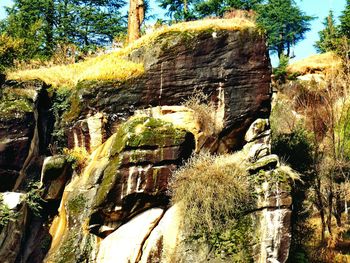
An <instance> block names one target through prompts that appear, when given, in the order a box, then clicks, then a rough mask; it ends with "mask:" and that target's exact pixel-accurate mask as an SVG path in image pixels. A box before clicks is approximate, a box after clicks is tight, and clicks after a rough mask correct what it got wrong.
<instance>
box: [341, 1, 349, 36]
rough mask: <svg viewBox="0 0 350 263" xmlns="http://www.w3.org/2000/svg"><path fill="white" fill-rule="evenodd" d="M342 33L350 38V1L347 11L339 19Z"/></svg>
mask: <svg viewBox="0 0 350 263" xmlns="http://www.w3.org/2000/svg"><path fill="white" fill-rule="evenodd" d="M339 20H340V31H341V33H342V34H343V35H344V36H346V37H347V38H350V0H346V6H345V10H344V11H343V13H342V15H341V16H340V18H339Z"/></svg>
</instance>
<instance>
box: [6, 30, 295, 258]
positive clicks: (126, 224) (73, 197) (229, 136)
mask: <svg viewBox="0 0 350 263" xmlns="http://www.w3.org/2000/svg"><path fill="white" fill-rule="evenodd" d="M123 56H124V59H126V60H129V61H133V62H135V63H141V64H142V65H143V66H144V69H145V70H144V74H143V75H141V76H137V77H135V78H131V79H128V80H123V81H120V80H118V79H115V80H108V81H107V80H93V81H87V80H85V81H81V82H79V83H78V84H77V85H76V86H75V87H74V89H72V90H69V91H68V92H67V91H66V90H65V89H64V88H61V89H57V88H52V87H50V86H49V85H47V84H45V83H43V82H41V81H34V80H33V81H27V82H21V81H18V80H17V81H10V80H7V81H5V83H4V84H3V85H2V87H1V90H0V96H1V101H0V191H1V192H3V196H4V197H3V198H1V199H0V201H1V206H0V207H1V209H2V210H1V211H5V210H6V211H7V212H6V213H7V214H9V215H10V217H11V215H13V214H16V216H15V217H13V218H10V219H8V220H3V221H0V231H1V232H0V261H1V262H125V263H126V262H172V260H173V255H174V253H175V252H176V247H178V245H179V242H182V241H181V240H182V237H183V233H181V217H183V216H184V215H183V214H181V212H180V211H179V209H178V206H177V204H172V203H171V201H170V200H171V193H170V192H169V183H170V182H171V181H172V180H173V173H174V171H176V170H177V169H178V168H179V167H181V166H182V165H183V164H184V163H185V162H186V160H187V159H188V158H190V156H191V154H194V153H197V154H198V153H200V152H203V151H209V152H211V153H212V154H229V155H230V154H232V153H233V152H234V151H238V154H239V156H241V157H240V159H239V161H240V162H241V163H242V165H244V167H246V170H247V171H248V175H247V176H249V178H251V180H252V181H253V182H254V189H255V190H254V191H253V192H254V195H255V197H256V206H255V208H254V209H253V210H252V211H245V213H246V214H247V215H248V216H249V218H251V219H252V222H253V223H252V226H251V227H253V228H252V233H254V235H255V237H256V238H254V241H252V242H251V245H252V254H251V255H250V257H251V260H252V261H256V262H285V261H286V259H287V257H288V250H289V243H290V232H289V225H290V222H289V220H290V209H291V208H290V206H291V197H290V193H289V184H290V176H289V172H290V171H287V172H286V169H284V168H283V166H281V165H280V164H279V160H278V157H277V156H275V155H271V151H270V131H269V122H268V117H269V113H270V97H271V94H270V75H271V69H270V61H269V58H268V54H267V50H266V45H265V40H264V37H263V36H262V35H261V34H260V33H259V32H258V30H257V29H256V28H254V27H242V28H236V29H216V28H215V27H214V28H209V29H202V30H189V31H171V30H169V31H168V32H165V33H163V34H160V35H159V36H158V37H157V38H155V39H153V40H152V41H150V43H148V44H147V45H143V46H141V47H137V48H134V49H132V50H131V51H130V52H128V53H126V54H124V55H123ZM106 66H108V65H106ZM111 67H112V65H111ZM116 70H118V69H116ZM198 94H202V95H200V96H199V95H198ZM236 154H237V153H236ZM33 182H34V183H35V182H40V185H36V186H35V187H34V188H33ZM33 189H34V190H35V191H34V190H33ZM13 192H19V193H22V195H23V196H24V197H23V198H20V199H19V200H18V201H17V204H16V205H14V206H8V205H7V204H8V202H9V201H6V200H8V197H7V196H8V195H10V196H11V195H15V194H16V193H13ZM35 194H37V195H39V194H40V196H41V197H40V198H41V199H43V200H39V203H40V205H41V206H42V209H41V210H40V215H38V214H37V213H34V212H33V210H35V202H34V208H33V202H30V201H31V200H38V199H40V198H37V199H35V198H34V199H33V196H35ZM5 197H6V198H7V199H6V198H5ZM28 200H29V201H28ZM3 214H5V213H4V212H3ZM6 218H8V217H6ZM192 250H193V251H192V255H191V253H189V254H188V255H187V256H186V254H185V257H183V258H182V259H181V260H182V261H183V262H202V261H205V260H207V257H203V258H201V257H200V256H198V257H193V255H196V253H197V252H196V250H195V249H192ZM197 254H198V253H197ZM209 254H210V253H209ZM198 255H199V254H198ZM210 260H212V262H215V260H217V259H216V258H215V257H213V258H211V259H210ZM227 260H230V259H229V258H227Z"/></svg>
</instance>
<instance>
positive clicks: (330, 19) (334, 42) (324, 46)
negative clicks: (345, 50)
mask: <svg viewBox="0 0 350 263" xmlns="http://www.w3.org/2000/svg"><path fill="white" fill-rule="evenodd" d="M323 25H324V27H325V28H324V29H323V30H322V31H320V32H319V33H318V34H319V36H320V40H319V41H317V42H316V43H315V47H316V49H317V51H318V52H320V53H324V52H328V51H335V50H337V48H338V46H339V37H340V32H339V29H338V27H337V26H336V24H335V19H334V15H333V12H332V10H330V11H329V14H328V16H327V17H326V18H325V20H324V22H323Z"/></svg>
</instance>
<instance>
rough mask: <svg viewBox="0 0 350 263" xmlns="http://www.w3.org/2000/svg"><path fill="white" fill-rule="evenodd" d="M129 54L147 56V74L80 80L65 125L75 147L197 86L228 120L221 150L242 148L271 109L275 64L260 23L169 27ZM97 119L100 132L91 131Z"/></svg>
mask: <svg viewBox="0 0 350 263" xmlns="http://www.w3.org/2000/svg"><path fill="white" fill-rule="evenodd" d="M126 58H127V59H130V60H132V61H134V62H138V63H143V64H144V66H145V73H144V75H143V76H141V77H139V78H136V79H132V80H129V81H126V82H120V81H117V80H116V81H84V82H81V83H78V85H77V92H76V93H74V96H75V99H74V101H80V103H79V106H78V107H75V108H78V109H79V110H78V114H77V117H76V119H75V122H74V121H73V122H69V123H68V125H67V126H66V127H67V128H68V130H67V132H68V134H69V136H68V140H69V141H68V142H69V146H70V147H74V146H80V147H85V148H87V149H90V148H91V147H90V144H91V142H90V141H91V140H92V137H93V136H92V134H93V133H95V134H98V136H97V137H98V138H103V140H105V139H106V138H108V137H109V136H110V135H111V134H113V133H114V132H115V131H116V128H117V126H118V124H119V123H121V122H123V121H125V119H127V118H128V117H129V116H131V115H133V114H134V113H135V111H136V110H138V109H143V108H148V107H150V106H151V107H156V106H164V105H179V104H181V103H183V101H184V100H185V99H186V98H189V97H190V96H191V95H193V94H195V93H196V92H200V91H202V92H204V93H205V94H206V95H208V99H209V100H210V101H212V102H213V103H214V104H215V105H216V106H217V109H216V110H217V118H222V120H223V121H224V125H223V129H222V130H221V131H220V136H219V141H218V143H217V146H216V148H217V150H219V151H220V152H225V151H229V150H232V149H237V148H240V147H241V146H242V145H243V144H244V134H245V132H246V130H247V129H248V127H249V126H250V124H251V123H252V122H253V121H254V120H255V119H257V118H267V117H268V115H269V112H270V80H271V77H270V75H271V67H270V61H269V58H268V54H267V50H266V45H265V39H264V37H263V36H262V35H261V34H260V33H259V32H258V30H257V29H255V28H241V29H237V30H233V31H229V30H215V29H212V30H207V31H206V30H204V31H193V32H192V31H190V32H178V31H170V32H168V33H166V34H163V35H160V36H159V37H158V38H156V39H155V40H154V41H153V42H152V43H150V44H149V45H145V46H143V47H141V48H138V49H135V50H133V51H132V52H131V53H130V54H129V55H127V56H126ZM97 116H103V119H101V118H100V119H99V118H98V117H97ZM92 120H94V121H95V122H96V125H94V129H95V128H96V127H99V129H101V130H100V131H96V130H94V131H93V130H92V125H91V123H92ZM89 123H90V124H89ZM95 137H96V136H95Z"/></svg>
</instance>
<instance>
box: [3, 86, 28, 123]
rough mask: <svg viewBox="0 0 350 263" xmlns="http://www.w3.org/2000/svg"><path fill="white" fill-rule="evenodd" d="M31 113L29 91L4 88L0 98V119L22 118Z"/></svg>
mask: <svg viewBox="0 0 350 263" xmlns="http://www.w3.org/2000/svg"><path fill="white" fill-rule="evenodd" d="M28 112H33V101H32V98H31V94H30V92H29V91H27V90H24V89H12V88H5V89H4V90H3V91H2V92H1V96H0V118H2V119H11V118H18V117H23V116H24V115H25V114H26V113H28Z"/></svg>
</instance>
